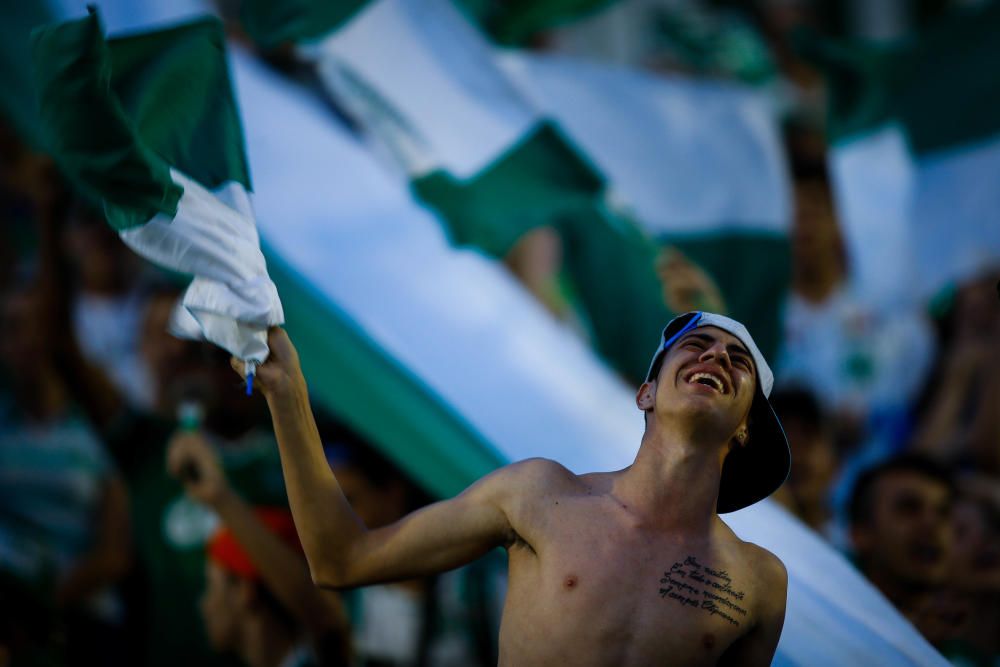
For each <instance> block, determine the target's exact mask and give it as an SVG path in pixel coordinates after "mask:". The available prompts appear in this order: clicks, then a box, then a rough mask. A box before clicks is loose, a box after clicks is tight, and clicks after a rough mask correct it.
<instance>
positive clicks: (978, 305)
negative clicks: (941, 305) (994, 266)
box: [955, 272, 1000, 340]
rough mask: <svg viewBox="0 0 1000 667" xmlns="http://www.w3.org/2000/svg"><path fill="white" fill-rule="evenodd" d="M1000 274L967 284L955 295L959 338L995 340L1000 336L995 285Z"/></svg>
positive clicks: (999, 317)
mask: <svg viewBox="0 0 1000 667" xmlns="http://www.w3.org/2000/svg"><path fill="white" fill-rule="evenodd" d="M998 280H1000V272H997V273H993V274H988V275H985V276H982V277H980V278H978V279H977V280H973V281H971V282H969V283H966V284H965V285H963V286H962V287H960V288H959V290H958V293H957V294H956V295H955V318H956V327H957V332H956V333H957V334H958V337H959V338H963V339H968V338H979V339H984V340H995V339H996V337H997V336H1000V315H998V312H1000V311H998V309H997V307H996V305H997V304H996V298H997V292H996V287H995V285H996V284H997V281H998Z"/></svg>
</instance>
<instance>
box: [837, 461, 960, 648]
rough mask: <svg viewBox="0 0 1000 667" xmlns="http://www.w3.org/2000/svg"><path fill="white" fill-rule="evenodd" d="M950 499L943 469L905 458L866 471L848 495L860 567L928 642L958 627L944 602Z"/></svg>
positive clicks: (948, 580) (950, 547) (951, 486)
mask: <svg viewBox="0 0 1000 667" xmlns="http://www.w3.org/2000/svg"><path fill="white" fill-rule="evenodd" d="M955 497H956V486H955V481H954V479H953V478H952V475H951V473H950V472H949V471H948V470H947V469H946V468H942V467H941V466H939V465H938V464H936V463H934V462H932V461H930V460H928V459H925V458H922V457H919V456H915V455H910V454H907V455H902V456H898V457H895V458H892V459H889V460H887V461H885V462H883V463H881V464H879V465H877V466H875V467H874V468H871V469H869V470H867V471H865V472H864V473H863V474H862V475H861V476H860V477H858V479H857V481H856V482H855V484H854V489H853V493H852V495H851V504H850V531H851V541H852V543H853V548H854V554H855V556H856V558H857V564H858V566H859V568H860V569H861V571H862V573H863V574H864V575H865V576H866V577H868V579H869V580H870V581H871V582H872V583H873V584H874V585H875V586H876V588H878V589H879V590H880V591H882V593H883V594H884V595H885V596H886V597H887V598H888V599H889V601H890V602H892V604H894V605H895V606H896V608H897V609H899V610H900V612H902V613H903V615H905V616H906V617H907V618H909V619H910V621H911V622H912V623H913V624H914V625H915V626H916V627H917V629H918V630H920V631H921V633H923V635H924V636H925V637H927V639H928V640H929V641H931V642H932V643H934V644H940V643H941V642H942V641H944V640H946V639H948V638H950V637H951V636H953V634H954V631H955V626H956V625H957V622H958V621H957V620H955V619H954V618H952V617H951V616H952V614H953V613H954V611H955V608H954V605H952V604H951V603H950V600H949V587H950V586H951V584H952V583H953V577H952V575H953V570H952V565H953V561H952V558H953V556H954V549H955V539H954V537H955V534H954V527H953V524H952V521H951V511H952V506H953V503H954V501H955Z"/></svg>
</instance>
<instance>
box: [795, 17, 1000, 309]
mask: <svg viewBox="0 0 1000 667" xmlns="http://www.w3.org/2000/svg"><path fill="white" fill-rule="evenodd" d="M998 31H1000V5H997V4H996V3H988V4H987V5H986V6H984V7H982V8H978V9H974V8H969V9H966V10H964V11H960V12H956V13H955V14H954V15H952V16H950V17H948V18H947V19H945V20H944V21H942V22H941V23H939V24H937V25H935V26H933V27H932V28H931V29H929V30H927V31H925V32H923V33H922V34H919V35H917V36H916V37H914V38H912V39H909V40H907V41H904V42H901V43H897V44H890V45H882V46H877V45H867V44H858V43H819V44H817V43H816V42H813V43H811V44H810V45H808V46H806V48H805V50H806V52H807V55H812V56H813V57H814V58H815V59H816V60H817V61H818V62H819V63H820V64H821V65H823V66H824V69H825V71H826V74H827V79H828V82H829V91H830V93H829V95H830V102H829V116H828V131H829V135H830V143H831V145H832V150H831V156H830V167H831V173H832V181H833V186H834V195H835V197H836V203H837V208H838V210H839V213H840V220H841V223H842V227H843V233H844V238H845V242H846V245H847V251H848V256H849V261H850V270H851V272H852V273H853V274H854V278H855V279H856V280H857V281H858V282H859V284H862V285H864V287H865V290H866V291H867V292H868V293H869V294H870V295H871V297H872V298H873V299H875V300H877V301H879V302H891V301H899V300H904V301H907V302H910V301H912V300H914V299H917V300H923V299H926V298H927V297H929V296H932V295H933V294H934V293H935V292H936V291H937V290H939V289H941V288H943V287H945V286H947V285H949V284H952V283H954V282H957V281H962V280H965V279H968V278H970V277H973V276H975V275H976V274H977V273H979V272H980V271H983V270H985V269H988V268H990V267H996V266H997V265H998V264H1000V187H997V183H998V181H1000V112H998V109H1000V77H998V76H997V74H996V72H997V68H998V67H1000V40H998V39H997V34H998Z"/></svg>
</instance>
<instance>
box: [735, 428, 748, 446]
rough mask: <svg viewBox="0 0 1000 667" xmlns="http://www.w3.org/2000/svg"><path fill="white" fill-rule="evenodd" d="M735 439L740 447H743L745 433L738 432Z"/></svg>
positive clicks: (745, 439)
mask: <svg viewBox="0 0 1000 667" xmlns="http://www.w3.org/2000/svg"><path fill="white" fill-rule="evenodd" d="M736 439H737V440H739V441H740V446H741V447H742V446H743V445H745V444H747V432H746V431H740V432H739V433H737V434H736Z"/></svg>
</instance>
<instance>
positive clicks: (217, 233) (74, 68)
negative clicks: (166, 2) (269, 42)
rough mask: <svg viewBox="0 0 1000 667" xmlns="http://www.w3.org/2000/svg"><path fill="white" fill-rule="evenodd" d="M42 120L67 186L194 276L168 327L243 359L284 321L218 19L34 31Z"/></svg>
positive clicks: (155, 256) (260, 353) (132, 240)
mask: <svg viewBox="0 0 1000 667" xmlns="http://www.w3.org/2000/svg"><path fill="white" fill-rule="evenodd" d="M32 42H33V59H34V67H35V80H36V82H37V88H38V94H39V96H40V109H41V118H42V123H43V125H44V128H45V130H46V132H47V138H48V141H49V144H50V147H51V150H52V152H53V154H54V155H55V157H56V158H57V160H58V161H59V163H60V164H61V166H62V167H63V169H64V170H65V172H66V173H67V174H68V175H69V176H70V178H71V180H72V181H73V182H74V183H75V185H76V186H77V187H78V188H79V189H80V190H81V191H82V192H84V193H85V194H87V195H89V196H91V197H92V198H94V199H95V200H97V201H100V202H103V205H104V211H105V215H106V218H107V220H108V223H109V224H110V225H111V226H112V227H113V228H114V229H115V230H117V232H118V234H119V236H120V237H121V238H122V240H123V241H124V242H125V243H126V244H127V245H128V246H129V247H131V248H132V249H133V250H135V251H136V252H137V253H139V254H140V255H142V256H144V257H146V258H147V259H149V260H151V261H153V262H155V263H157V264H160V265H162V266H165V267H167V268H169V269H172V270H175V271H179V272H182V273H186V274H191V275H193V276H194V279H193V281H192V283H191V285H190V286H189V287H188V289H187V291H186V292H185V294H184V298H183V300H182V304H181V306H180V307H179V308H178V309H177V311H176V312H175V313H174V318H173V321H172V323H171V327H172V330H174V332H175V333H177V334H178V335H182V336H185V337H191V338H202V337H203V338H205V339H207V340H209V341H211V342H213V343H215V344H217V345H220V346H221V347H224V348H225V349H227V350H229V351H230V352H231V353H232V354H233V355H235V356H237V357H239V358H241V359H245V360H247V362H248V363H261V362H263V361H264V359H265V358H266V357H267V352H268V350H267V328H268V327H269V326H274V325H277V324H281V323H282V322H283V320H284V317H283V314H282V309H281V303H280V301H279V300H278V294H277V290H276V288H275V286H274V284H273V283H272V282H271V280H270V278H269V277H268V275H267V268H266V265H265V262H264V256H263V254H262V253H261V251H260V245H259V240H258V236H257V229H256V224H255V221H254V215H253V210H252V207H251V205H250V198H249V190H250V173H249V170H248V168H247V163H246V156H245V154H244V150H243V134H242V129H241V127H240V121H239V112H238V109H237V107H236V104H235V101H234V99H233V96H232V91H231V86H230V83H229V72H228V66H227V63H226V57H225V39H224V34H223V31H222V26H221V24H220V23H219V22H218V21H217V20H215V19H205V20H200V21H197V22H193V23H188V24H185V25H181V26H178V27H175V28H171V29H167V30H161V31H156V32H150V33H144V34H139V35H135V36H130V37H125V38H120V39H111V40H107V39H105V36H104V34H103V30H102V28H101V24H100V21H99V18H98V16H97V14H96V13H91V14H90V15H89V16H87V17H86V18H84V19H80V20H76V21H69V22H66V23H61V24H58V25H54V26H48V27H44V28H40V29H38V30H36V31H35V33H34V34H33V36H32Z"/></svg>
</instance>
